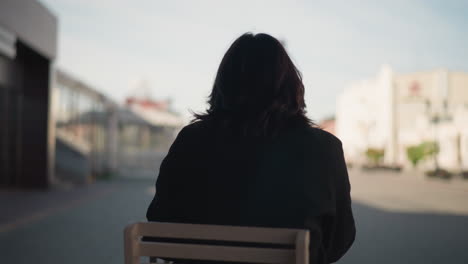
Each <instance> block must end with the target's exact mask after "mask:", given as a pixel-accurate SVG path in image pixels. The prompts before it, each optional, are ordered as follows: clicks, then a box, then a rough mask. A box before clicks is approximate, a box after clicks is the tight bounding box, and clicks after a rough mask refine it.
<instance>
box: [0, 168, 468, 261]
mask: <svg viewBox="0 0 468 264" xmlns="http://www.w3.org/2000/svg"><path fill="white" fill-rule="evenodd" d="M350 175H351V181H352V184H353V196H354V199H355V201H356V202H355V203H354V212H355V217H356V221H357V229H358V235H357V239H356V242H355V244H354V246H353V247H352V249H351V250H350V251H349V253H348V254H347V255H346V256H345V257H344V258H343V259H342V260H341V261H340V262H339V263H348V264H354V263H356V264H358V263H359V264H362V263H384V264H385V263H392V264H394V263H412V264H418V263H421V264H422V263H424V264H426V263H450V264H452V263H468V213H464V212H465V209H466V207H468V203H466V204H465V201H468V191H466V190H465V189H464V187H463V186H464V185H463V184H445V183H438V182H422V181H420V180H417V179H416V180H413V179H408V178H404V177H403V176H395V175H385V174H372V175H367V174H362V173H360V172H359V171H351V173H350ZM152 186H153V180H150V179H146V180H145V179H139V180H133V181H132V180H116V181H112V182H107V183H106V182H104V183H98V184H95V185H92V186H90V187H86V188H78V189H73V190H69V191H54V192H47V193H41V192H33V193H31V192H28V193H21V192H0V206H1V208H0V210H1V212H2V213H3V212H7V214H8V215H9V216H5V215H2V217H0V263H25V264H26V263H28V264H29V263H72V264H73V263H77V264H78V263H80V264H83V263H86V264H91V263H123V253H122V252H123V251H122V248H123V247H122V244H123V242H122V229H123V227H124V226H125V225H126V224H128V223H130V222H134V221H138V220H143V219H144V214H145V211H146V207H147V205H148V203H149V202H150V200H151V198H152V195H153V194H152V189H151V187H152ZM23 194H26V195H23ZM427 197H433V198H430V199H429V198H427ZM438 197H440V198H438ZM427 199H429V200H427ZM12 204H15V206H12ZM447 204H450V205H451V207H450V206H449V208H451V209H446V207H447ZM454 208H455V209H454ZM460 208H462V209H460ZM463 208H465V209H463ZM25 252H27V253H25Z"/></svg>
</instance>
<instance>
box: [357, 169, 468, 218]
mask: <svg viewBox="0 0 468 264" xmlns="http://www.w3.org/2000/svg"><path fill="white" fill-rule="evenodd" d="M349 174H350V181H351V185H352V190H351V192H352V196H353V199H355V200H357V201H360V202H363V203H365V204H368V205H371V206H374V207H378V208H382V209H387V210H392V211H411V212H432V213H450V214H457V215H468V206H467V201H468V181H466V180H462V179H452V180H441V179H428V178H423V177H421V176H418V175H411V174H409V173H408V172H401V173H396V172H380V171H379V172H364V171H361V170H359V169H351V170H349Z"/></svg>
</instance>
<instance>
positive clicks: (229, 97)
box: [193, 33, 313, 136]
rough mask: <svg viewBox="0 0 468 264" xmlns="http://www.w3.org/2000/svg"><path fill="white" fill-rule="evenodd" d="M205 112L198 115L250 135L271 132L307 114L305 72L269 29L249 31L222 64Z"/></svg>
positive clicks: (307, 121)
mask: <svg viewBox="0 0 468 264" xmlns="http://www.w3.org/2000/svg"><path fill="white" fill-rule="evenodd" d="M208 104H209V107H208V109H207V110H206V113H203V114H194V116H195V118H194V120H193V121H194V122H195V121H204V120H218V121H220V123H222V124H225V125H227V126H230V128H231V129H235V128H239V129H240V131H242V133H243V134H245V135H255V136H261V135H264V136H268V135H270V136H271V135H276V134H277V133H278V132H279V131H281V130H283V129H284V128H286V127H288V126H290V125H293V124H298V123H301V124H307V125H313V122H312V121H311V120H310V119H309V118H307V117H306V110H305V107H306V105H305V102H304V85H303V83H302V77H301V74H300V72H299V71H298V70H297V68H296V66H294V63H293V62H292V61H291V59H290V58H289V56H288V54H287V52H286V50H285V49H284V47H283V45H282V44H281V43H280V42H279V41H278V40H277V39H275V38H274V37H272V36H270V35H268V34H252V33H245V34H243V35H242V36H240V37H239V38H238V39H236V40H235V41H234V43H232V45H231V47H230V48H229V49H228V50H227V52H226V54H225V55H224V57H223V59H222V61H221V64H220V65H219V68H218V72H217V74H216V79H215V81H214V85H213V90H212V91H211V94H210V96H209V98H208Z"/></svg>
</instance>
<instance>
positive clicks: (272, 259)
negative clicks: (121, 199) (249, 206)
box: [124, 222, 309, 264]
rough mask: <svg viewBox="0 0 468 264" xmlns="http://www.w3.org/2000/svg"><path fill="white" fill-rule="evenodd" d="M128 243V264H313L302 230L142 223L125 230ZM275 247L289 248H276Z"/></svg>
mask: <svg viewBox="0 0 468 264" xmlns="http://www.w3.org/2000/svg"><path fill="white" fill-rule="evenodd" d="M143 236H145V237H156V238H171V239H187V240H190V242H180V243H179V242H177V243H174V242H145V241H142V240H141V238H142V237H143ZM194 240H200V241H197V242H193V241H194ZM207 241H224V242H239V243H257V244H262V247H258V246H244V245H243V246H230V245H219V243H218V244H217V245H213V243H212V244H210V243H209V242H207ZM124 242H125V263H126V264H137V263H140V257H144V256H148V257H159V258H172V259H192V260H212V261H233V262H251V263H271V264H280V263H281V264H288V263H290V264H294V263H295V264H308V263H309V231H307V230H301V229H287V228H264V227H240V226H221V225H199V224H176V223H159V222H140V223H134V224H131V225H129V226H127V227H126V228H125V232H124ZM275 244H276V245H285V246H289V247H286V248H284V247H283V248H278V247H276V248H275V247H274V245H275Z"/></svg>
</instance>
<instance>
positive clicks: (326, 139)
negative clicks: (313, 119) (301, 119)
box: [294, 125, 341, 148]
mask: <svg viewBox="0 0 468 264" xmlns="http://www.w3.org/2000/svg"><path fill="white" fill-rule="evenodd" d="M294 136H295V137H297V139H299V140H300V141H301V142H302V143H304V144H306V145H310V144H311V145H313V146H319V147H325V148H329V147H334V146H336V147H341V140H340V139H339V138H337V137H336V136H335V135H333V134H332V133H330V132H328V131H325V130H324V129H322V128H320V127H318V126H316V125H307V126H302V127H300V128H298V129H296V130H295V133H294Z"/></svg>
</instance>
